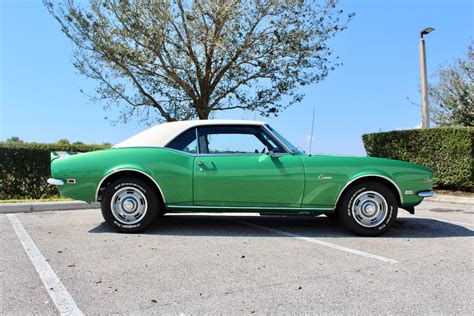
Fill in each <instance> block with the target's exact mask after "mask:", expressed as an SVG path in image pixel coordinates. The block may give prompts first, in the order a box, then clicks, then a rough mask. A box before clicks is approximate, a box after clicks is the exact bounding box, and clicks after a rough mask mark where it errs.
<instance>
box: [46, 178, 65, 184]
mask: <svg viewBox="0 0 474 316" xmlns="http://www.w3.org/2000/svg"><path fill="white" fill-rule="evenodd" d="M46 182H48V183H49V184H51V185H64V180H61V179H54V178H49V179H48V180H46Z"/></svg>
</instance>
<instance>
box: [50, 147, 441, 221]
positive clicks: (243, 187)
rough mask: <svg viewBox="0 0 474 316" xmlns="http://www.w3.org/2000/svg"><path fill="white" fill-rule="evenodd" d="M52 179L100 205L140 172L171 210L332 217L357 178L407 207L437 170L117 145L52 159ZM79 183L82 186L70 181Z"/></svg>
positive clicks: (357, 160) (370, 161)
mask: <svg viewBox="0 0 474 316" xmlns="http://www.w3.org/2000/svg"><path fill="white" fill-rule="evenodd" d="M52 159H53V160H52V162H51V175H52V177H53V178H55V179H62V180H64V182H65V183H64V185H62V186H59V187H58V188H59V190H60V192H61V193H62V195H64V196H66V197H70V198H72V199H76V200H82V201H86V202H93V201H96V200H97V197H98V195H99V198H100V191H99V187H100V185H101V184H103V183H106V182H107V177H108V176H109V175H115V176H116V175H120V173H121V172H136V173H137V174H141V175H146V176H147V177H149V178H150V179H152V180H153V181H154V183H155V184H156V185H157V186H158V189H159V191H160V193H161V194H162V198H163V200H164V203H165V206H166V208H167V211H175V212H179V211H201V210H209V211H219V212H222V211H225V210H233V211H249V210H254V211H255V209H258V210H259V212H263V211H265V210H268V211H271V212H278V211H284V212H287V211H294V212H304V211H311V212H313V211H314V212H317V211H319V212H328V211H331V210H333V209H334V208H335V207H336V203H337V201H338V199H339V198H340V196H341V194H342V192H343V190H344V189H345V188H347V187H348V185H349V184H350V183H352V181H357V180H358V179H363V178H366V179H368V178H367V177H371V178H373V177H377V178H378V179H380V180H381V181H385V182H386V183H387V184H388V185H391V186H392V187H393V188H394V192H395V193H396V195H397V196H398V198H399V201H400V205H399V206H400V207H404V208H408V207H413V206H416V205H418V204H419V203H421V201H422V200H423V198H422V197H419V196H418V195H417V193H418V192H422V191H430V190H431V189H432V178H433V173H432V171H431V170H430V169H428V168H426V167H424V166H421V165H417V164H414V163H408V162H403V161H397V160H389V159H381V158H368V157H342V156H324V155H313V156H309V155H307V154H302V153H286V154H282V155H281V156H280V157H272V156H271V155H269V154H265V153H262V154H257V153H256V154H225V155H213V154H202V155H199V154H191V153H185V152H182V151H177V150H173V149H168V148H160V147H128V148H111V149H107V150H102V151H95V152H90V153H82V154H76V155H71V156H67V157H60V158H57V157H52ZM68 179H74V180H75V183H68Z"/></svg>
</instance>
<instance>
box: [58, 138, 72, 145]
mask: <svg viewBox="0 0 474 316" xmlns="http://www.w3.org/2000/svg"><path fill="white" fill-rule="evenodd" d="M56 144H61V145H69V144H70V142H69V140H67V139H65V138H61V139H60V140H58V141H57V142H56Z"/></svg>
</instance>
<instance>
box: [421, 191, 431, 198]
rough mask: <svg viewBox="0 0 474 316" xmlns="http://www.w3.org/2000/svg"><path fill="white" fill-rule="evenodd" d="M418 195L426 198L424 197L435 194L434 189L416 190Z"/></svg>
mask: <svg viewBox="0 0 474 316" xmlns="http://www.w3.org/2000/svg"><path fill="white" fill-rule="evenodd" d="M417 195H418V196H419V197H422V198H426V197H432V196H434V195H435V193H434V191H421V192H418V194H417Z"/></svg>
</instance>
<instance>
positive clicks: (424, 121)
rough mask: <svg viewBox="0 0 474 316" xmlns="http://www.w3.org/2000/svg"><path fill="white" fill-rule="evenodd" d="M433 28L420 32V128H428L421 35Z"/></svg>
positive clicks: (426, 81)
mask: <svg viewBox="0 0 474 316" xmlns="http://www.w3.org/2000/svg"><path fill="white" fill-rule="evenodd" d="M433 31H434V28H432V27H427V28H425V29H423V30H421V32H420V72H421V127H422V128H429V127H430V110H429V104H428V78H427V76H426V51H425V40H424V39H423V35H426V34H428V33H431V32H433Z"/></svg>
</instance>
